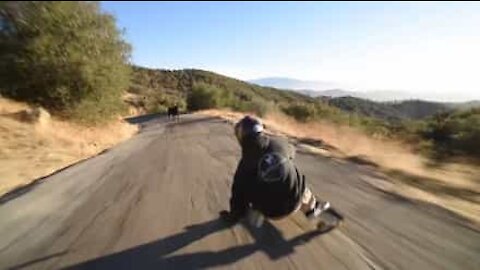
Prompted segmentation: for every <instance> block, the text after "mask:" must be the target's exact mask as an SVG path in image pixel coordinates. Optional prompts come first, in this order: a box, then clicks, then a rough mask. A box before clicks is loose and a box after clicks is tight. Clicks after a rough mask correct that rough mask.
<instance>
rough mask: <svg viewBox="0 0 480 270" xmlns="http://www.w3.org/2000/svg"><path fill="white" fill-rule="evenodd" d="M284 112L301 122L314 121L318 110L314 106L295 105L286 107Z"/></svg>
mask: <svg viewBox="0 0 480 270" xmlns="http://www.w3.org/2000/svg"><path fill="white" fill-rule="evenodd" d="M283 111H284V112H285V113H286V114H287V115H290V116H292V117H293V118H295V119H296V120H297V121H301V122H306V121H309V120H312V119H314V118H315V115H316V109H315V107H314V106H313V105H312V104H303V103H294V104H291V105H288V106H287V107H285V108H284V109H283Z"/></svg>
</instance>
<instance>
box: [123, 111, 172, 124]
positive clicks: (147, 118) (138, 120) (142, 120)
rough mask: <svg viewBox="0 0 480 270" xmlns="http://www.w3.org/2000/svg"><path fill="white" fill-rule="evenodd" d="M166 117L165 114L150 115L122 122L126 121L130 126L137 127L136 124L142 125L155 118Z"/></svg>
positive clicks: (129, 118) (126, 119) (134, 117)
mask: <svg viewBox="0 0 480 270" xmlns="http://www.w3.org/2000/svg"><path fill="white" fill-rule="evenodd" d="M166 115H167V114H166V113H152V114H145V115H139V116H133V117H128V118H124V119H123V120H125V121H127V122H128V123H130V124H134V125H137V124H143V123H145V122H148V121H150V120H153V119H155V118H158V117H162V116H166Z"/></svg>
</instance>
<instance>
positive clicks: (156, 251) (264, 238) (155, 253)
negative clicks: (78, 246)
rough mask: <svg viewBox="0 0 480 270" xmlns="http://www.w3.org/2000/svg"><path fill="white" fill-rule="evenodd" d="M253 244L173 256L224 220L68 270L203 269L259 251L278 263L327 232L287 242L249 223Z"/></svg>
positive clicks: (221, 225) (224, 226)
mask: <svg viewBox="0 0 480 270" xmlns="http://www.w3.org/2000/svg"><path fill="white" fill-rule="evenodd" d="M242 225H243V226H244V227H245V228H247V230H248V231H249V232H250V234H251V235H252V237H253V238H254V239H255V241H254V242H253V243H250V244H245V245H240V246H234V247H230V248H227V249H224V250H220V251H200V252H195V253H187V254H179V255H173V256H168V255H169V254H171V253H173V252H175V251H177V250H180V249H182V248H183V247H186V246H188V245H190V244H192V243H194V242H196V241H198V240H200V239H202V238H204V237H207V236H208V235H211V234H214V233H217V232H220V231H222V230H226V229H229V228H230V226H228V225H227V224H225V223H224V222H222V221H221V220H220V219H216V220H212V221H208V222H205V223H200V224H196V225H192V226H189V227H186V228H185V231H183V232H181V233H179V234H176V235H173V236H169V237H167V238H164V239H161V240H158V241H155V242H151V243H148V244H144V245H141V246H137V247H134V248H131V249H128V250H124V251H121V252H118V253H114V254H111V255H107V256H104V257H100V258H96V259H93V260H90V261H87V262H83V263H80V264H77V265H73V266H69V267H68V268H67V269H199V268H210V267H215V266H221V265H228V264H231V263H234V262H236V261H238V260H241V259H243V258H246V257H248V256H249V255H252V254H253V253H255V252H257V251H262V252H265V253H266V254H267V256H268V257H269V258H270V259H272V260H276V259H279V258H281V257H283V256H287V255H289V254H292V253H294V252H295V246H298V245H301V244H303V243H306V242H308V241H310V240H311V239H313V238H314V237H316V236H319V235H321V234H324V233H326V232H328V231H329V230H325V231H312V232H307V233H304V234H302V235H299V236H297V237H294V238H292V239H289V240H287V239H285V238H284V237H283V235H282V233H281V232H280V231H279V230H278V229H276V228H275V227H274V226H273V225H272V224H271V223H269V222H265V224H264V226H263V227H262V228H261V229H253V228H251V227H250V226H247V225H246V224H243V223H242Z"/></svg>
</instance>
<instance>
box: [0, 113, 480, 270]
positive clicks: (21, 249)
mask: <svg viewBox="0 0 480 270" xmlns="http://www.w3.org/2000/svg"><path fill="white" fill-rule="evenodd" d="M137 122H139V123H141V124H142V126H143V129H142V132H141V133H139V134H138V135H136V136H135V137H133V138H132V139H130V140H128V141H127V142H124V143H122V144H121V145H119V146H117V147H115V148H113V149H111V150H110V151H108V152H106V153H103V154H101V155H99V156H97V157H94V158H92V159H89V160H87V161H84V162H81V163H79V164H77V165H75V166H72V167H70V168H68V169H65V170H63V171H61V172H59V173H57V174H55V175H53V176H51V177H49V178H47V179H45V180H43V181H42V182H40V183H39V184H37V185H33V186H31V187H29V188H27V189H25V190H23V191H22V192H18V193H17V194H14V196H9V197H4V198H2V199H1V200H0V203H1V204H0V269H59V268H66V269H198V268H214V267H221V268H228V269H231V268H234V269H237V268H238V269H256V268H266V269H290V268H291V269H422V270H423V269H480V233H479V231H478V230H475V229H472V228H469V227H467V226H464V225H462V221H461V220H460V219H459V218H456V217H454V216H453V215H452V214H450V213H447V212H446V211H443V210H441V209H437V208H435V207H431V206H428V205H423V204H420V203H418V202H411V201H408V200H404V199H402V198H399V197H396V196H392V195H389V194H386V193H383V192H381V191H379V190H377V189H375V188H374V187H373V186H371V185H370V184H369V181H365V179H366V177H374V176H375V172H374V171H373V169H371V168H367V167H362V166H360V165H355V164H353V163H348V162H341V161H338V160H333V159H328V158H324V157H320V156H315V155H312V154H308V153H306V152H303V151H302V150H299V152H298V153H297V160H298V164H299V166H300V167H301V169H302V170H303V171H304V173H305V174H306V176H307V179H308V181H309V183H310V184H311V186H312V188H313V190H315V191H316V193H317V194H319V195H320V196H322V197H324V198H325V199H328V200H330V201H331V202H332V203H333V204H334V205H335V206H337V208H338V209H339V210H340V211H342V212H343V213H344V214H345V216H346V224H345V226H344V227H342V228H340V229H337V230H334V231H331V232H328V233H324V234H321V233H319V232H315V231H314V230H313V225H312V224H309V223H308V221H306V220H305V219H304V217H303V216H302V215H300V214H297V215H294V216H292V217H290V218H288V219H285V220H282V221H278V222H275V223H267V224H265V227H264V228H263V230H253V229H251V228H249V227H248V226H245V225H242V224H239V225H236V226H233V227H225V225H224V224H223V223H222V222H220V221H219V220H218V212H219V211H221V210H223V209H225V208H226V207H227V205H228V198H229V190H230V185H231V177H232V174H233V172H234V170H235V166H236V162H237V161H238V159H239V147H238V146H237V144H236V141H235V139H234V137H233V136H232V128H231V126H229V125H228V124H227V123H225V122H224V121H223V120H220V119H216V118H207V117H198V116H185V117H184V118H183V119H182V121H181V122H180V123H176V124H175V123H167V122H166V120H164V119H163V118H150V119H149V118H148V117H147V118H140V119H137Z"/></svg>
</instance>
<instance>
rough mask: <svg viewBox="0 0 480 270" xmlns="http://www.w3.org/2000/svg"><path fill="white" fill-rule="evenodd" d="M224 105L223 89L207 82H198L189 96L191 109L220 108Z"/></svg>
mask: <svg viewBox="0 0 480 270" xmlns="http://www.w3.org/2000/svg"><path fill="white" fill-rule="evenodd" d="M221 105H222V93H221V89H220V88H218V87H216V86H214V85H210V84H206V83H197V84H195V85H194V86H193V88H192V90H191V91H190V93H189V95H188V97H187V107H188V109H189V110H192V111H196V110H203V109H211V108H218V107H220V106H221Z"/></svg>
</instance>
